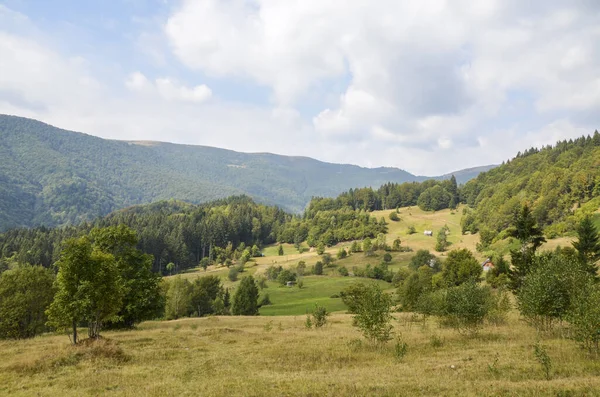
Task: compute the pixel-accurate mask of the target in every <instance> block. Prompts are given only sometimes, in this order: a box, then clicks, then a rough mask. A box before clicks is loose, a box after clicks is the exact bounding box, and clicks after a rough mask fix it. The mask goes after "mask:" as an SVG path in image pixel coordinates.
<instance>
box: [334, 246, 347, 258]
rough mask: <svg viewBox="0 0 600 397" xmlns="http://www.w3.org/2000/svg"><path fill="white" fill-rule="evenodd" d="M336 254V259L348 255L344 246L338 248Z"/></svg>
mask: <svg viewBox="0 0 600 397" xmlns="http://www.w3.org/2000/svg"><path fill="white" fill-rule="evenodd" d="M336 256H337V258H338V259H344V258H345V257H347V256H348V252H346V250H345V249H344V248H340V250H339V251H338V252H337V255H336Z"/></svg>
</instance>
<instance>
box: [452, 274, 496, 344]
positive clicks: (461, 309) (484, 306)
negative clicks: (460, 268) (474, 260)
mask: <svg viewBox="0 0 600 397" xmlns="http://www.w3.org/2000/svg"><path fill="white" fill-rule="evenodd" d="M490 302H491V291H490V289H489V287H482V286H479V285H478V284H477V283H476V282H474V281H473V280H471V281H469V282H465V283H463V284H461V285H459V286H457V287H451V288H448V290H447V291H446V295H445V302H444V307H443V311H442V313H443V317H444V321H445V323H446V324H448V325H450V326H452V327H454V328H456V329H457V330H458V331H459V332H468V333H476V332H477V331H478V330H479V328H480V327H481V326H482V325H483V322H484V320H485V318H486V316H487V315H488V313H489V310H490Z"/></svg>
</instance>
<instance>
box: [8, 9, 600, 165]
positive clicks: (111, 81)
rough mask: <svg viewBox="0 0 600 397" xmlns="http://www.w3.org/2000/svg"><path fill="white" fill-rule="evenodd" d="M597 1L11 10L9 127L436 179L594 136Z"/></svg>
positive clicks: (598, 122) (599, 38) (598, 124)
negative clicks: (31, 122) (25, 122)
mask: <svg viewBox="0 0 600 397" xmlns="http://www.w3.org/2000/svg"><path fill="white" fill-rule="evenodd" d="M599 110H600V1H597V0H572V1H568V2H567V1H563V0H560V1H559V0H544V1H538V0H529V1H521V0H478V1H472V0H452V1H450V0H448V1H441V0H415V1H411V0H406V1H398V0H177V1H171V0H111V1H92V0H89V1H88V0H86V1H75V0H29V1H25V0H7V1H2V0H0V113H4V114H13V115H18V116H24V117H31V118H35V119H38V120H42V121H44V122H47V123H50V124H52V125H55V126H57V127H60V128H64V129H69V130H74V131H80V132H85V133H88V134H92V135H96V136H100V137H103V138H109V139H124V140H157V141H167V142H175V143H183V144H194V145H208V146H216V147H221V148H227V149H232V150H237V151H243V152H272V153H278V154H284V155H299V156H309V157H313V158H316V159H319V160H323V161H329V162H335V163H349V164H357V165H361V166H365V167H379V166H390V167H398V168H402V169H405V170H407V171H409V172H412V173H414V174H418V175H438V174H444V173H448V172H451V171H454V170H459V169H463V168H468V167H474V166H479V165H487V164H498V163H501V162H502V161H504V160H507V159H509V158H512V157H514V155H515V154H516V153H517V152H518V151H523V150H525V149H527V148H530V147H532V146H536V147H540V146H542V145H548V144H553V143H555V142H556V141H557V140H560V139H568V138H574V137H578V136H581V135H583V134H586V135H587V134H591V133H593V132H594V130H596V129H599V128H600V111H599Z"/></svg>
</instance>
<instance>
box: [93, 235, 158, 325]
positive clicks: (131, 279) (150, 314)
mask: <svg viewBox="0 0 600 397" xmlns="http://www.w3.org/2000/svg"><path fill="white" fill-rule="evenodd" d="M90 236H91V238H92V240H93V243H94V246H95V247H97V248H99V249H100V250H102V251H103V252H106V253H109V254H112V255H113V256H114V258H115V261H116V265H117V269H118V270H119V276H120V277H121V281H122V286H123V302H122V306H121V308H120V310H119V312H118V315H117V317H118V320H116V321H113V322H111V325H114V326H124V327H128V328H131V327H133V326H134V325H135V324H137V323H140V322H142V321H144V320H151V319H154V318H156V317H158V316H160V315H162V312H163V311H164V305H165V302H164V297H163V295H162V294H161V291H160V276H159V275H158V274H156V273H154V272H152V263H153V261H154V259H153V258H152V256H151V255H147V254H144V253H142V252H141V251H140V250H138V249H137V248H136V246H137V243H138V239H137V236H136V233H135V231H133V230H132V229H130V228H129V227H127V226H125V225H119V226H112V227H106V228H95V229H93V230H92V231H91V233H90Z"/></svg>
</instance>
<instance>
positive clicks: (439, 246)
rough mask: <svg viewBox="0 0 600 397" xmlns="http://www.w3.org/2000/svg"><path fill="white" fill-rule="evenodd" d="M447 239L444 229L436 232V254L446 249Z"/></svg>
mask: <svg viewBox="0 0 600 397" xmlns="http://www.w3.org/2000/svg"><path fill="white" fill-rule="evenodd" d="M448 245H449V244H448V238H447V236H446V228H442V229H440V230H439V231H438V233H437V237H436V243H435V250H436V251H437V252H444V251H446V248H448Z"/></svg>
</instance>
